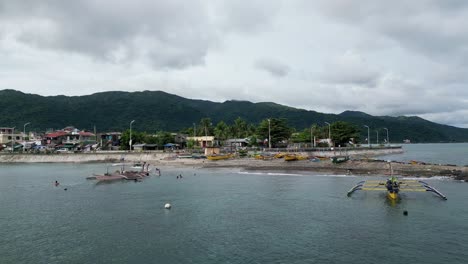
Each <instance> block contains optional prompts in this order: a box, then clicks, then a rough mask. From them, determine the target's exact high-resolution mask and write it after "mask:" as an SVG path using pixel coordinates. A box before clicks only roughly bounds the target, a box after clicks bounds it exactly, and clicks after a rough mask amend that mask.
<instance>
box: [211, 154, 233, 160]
mask: <svg viewBox="0 0 468 264" xmlns="http://www.w3.org/2000/svg"><path fill="white" fill-rule="evenodd" d="M206 158H207V159H209V160H225V159H230V158H232V154H225V155H219V154H215V155H208V156H206Z"/></svg>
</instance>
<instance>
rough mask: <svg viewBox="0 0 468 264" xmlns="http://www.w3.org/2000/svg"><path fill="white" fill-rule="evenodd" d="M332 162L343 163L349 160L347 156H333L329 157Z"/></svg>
mask: <svg viewBox="0 0 468 264" xmlns="http://www.w3.org/2000/svg"><path fill="white" fill-rule="evenodd" d="M330 159H331V160H332V162H333V163H334V164H338V163H343V162H346V161H348V160H349V156H335V157H331V158H330Z"/></svg>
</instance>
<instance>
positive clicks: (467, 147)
mask: <svg viewBox="0 0 468 264" xmlns="http://www.w3.org/2000/svg"><path fill="white" fill-rule="evenodd" d="M403 151H404V153H403V154H395V155H387V156H382V157H380V158H384V159H389V160H395V161H404V162H408V161H411V160H417V161H423V162H428V163H433V164H454V165H459V166H465V165H468V143H444V144H405V145H403Z"/></svg>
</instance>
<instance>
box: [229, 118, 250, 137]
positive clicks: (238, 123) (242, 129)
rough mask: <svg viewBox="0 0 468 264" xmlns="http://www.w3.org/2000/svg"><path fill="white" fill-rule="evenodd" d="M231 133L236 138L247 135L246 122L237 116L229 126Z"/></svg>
mask: <svg viewBox="0 0 468 264" xmlns="http://www.w3.org/2000/svg"><path fill="white" fill-rule="evenodd" d="M231 133H232V135H233V136H234V137H236V138H243V137H246V136H247V135H248V126H247V122H246V121H245V120H244V119H242V118H240V117H238V118H237V119H236V120H234V124H233V125H232V127H231Z"/></svg>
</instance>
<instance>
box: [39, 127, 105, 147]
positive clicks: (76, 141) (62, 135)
mask: <svg viewBox="0 0 468 264" xmlns="http://www.w3.org/2000/svg"><path fill="white" fill-rule="evenodd" d="M94 139H95V135H94V134H93V133H91V132H87V131H80V130H78V129H76V128H74V127H66V128H64V129H62V130H57V131H54V132H51V133H47V134H45V135H44V139H43V143H44V145H48V146H51V147H55V148H65V149H69V150H73V149H79V148H81V146H85V145H89V144H94V143H95V142H96V141H95V140H94Z"/></svg>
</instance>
